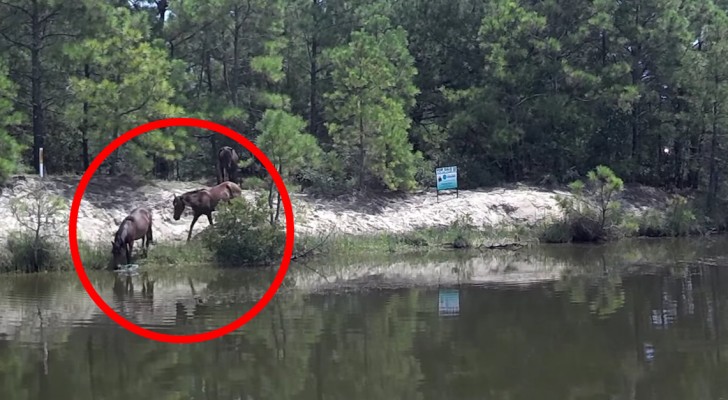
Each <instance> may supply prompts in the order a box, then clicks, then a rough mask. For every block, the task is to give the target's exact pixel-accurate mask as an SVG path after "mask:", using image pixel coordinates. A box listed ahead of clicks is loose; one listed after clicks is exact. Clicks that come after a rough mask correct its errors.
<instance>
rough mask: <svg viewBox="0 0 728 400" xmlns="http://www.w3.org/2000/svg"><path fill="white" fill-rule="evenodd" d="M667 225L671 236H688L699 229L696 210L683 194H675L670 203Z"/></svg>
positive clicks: (666, 217)
mask: <svg viewBox="0 0 728 400" xmlns="http://www.w3.org/2000/svg"><path fill="white" fill-rule="evenodd" d="M665 225H666V228H667V231H668V232H669V233H670V235H671V236H687V235H689V234H691V233H694V232H695V231H697V218H696V216H695V212H693V210H692V208H691V207H690V205H689V204H688V200H687V199H686V198H685V197H682V196H675V197H673V198H672V199H670V202H669V203H668V209H667V213H666V215H665Z"/></svg>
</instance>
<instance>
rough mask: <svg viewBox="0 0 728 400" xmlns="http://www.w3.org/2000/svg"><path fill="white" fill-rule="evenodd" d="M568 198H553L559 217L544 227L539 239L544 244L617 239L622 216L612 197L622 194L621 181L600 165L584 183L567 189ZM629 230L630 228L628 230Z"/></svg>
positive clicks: (622, 185) (620, 232) (620, 229)
mask: <svg viewBox="0 0 728 400" xmlns="http://www.w3.org/2000/svg"><path fill="white" fill-rule="evenodd" d="M569 188H570V189H571V192H572V196H570V197H562V196H557V201H558V204H559V207H560V208H561V210H562V212H563V217H562V218H560V219H557V220H556V221H554V222H552V223H550V224H548V225H547V226H546V227H545V228H544V230H543V232H542V234H541V239H542V240H544V241H546V242H551V243H553V242H558V243H564V242H571V241H574V242H594V241H598V240H604V239H608V238H614V237H616V236H619V235H621V234H622V233H623V232H624V230H625V227H626V225H625V221H624V214H623V212H622V210H621V207H620V204H619V202H618V201H616V200H615V199H616V197H617V196H618V195H619V193H620V192H621V191H622V190H624V183H623V182H622V179H620V178H619V177H618V176H616V175H615V174H614V172H612V170H611V169H609V167H606V166H603V165H600V166H598V167H596V168H595V169H594V170H592V171H589V173H588V174H587V181H586V183H585V182H582V181H581V180H576V181H574V182H572V183H571V184H570V185H569ZM628 228H629V229H634V227H632V226H629V227H628Z"/></svg>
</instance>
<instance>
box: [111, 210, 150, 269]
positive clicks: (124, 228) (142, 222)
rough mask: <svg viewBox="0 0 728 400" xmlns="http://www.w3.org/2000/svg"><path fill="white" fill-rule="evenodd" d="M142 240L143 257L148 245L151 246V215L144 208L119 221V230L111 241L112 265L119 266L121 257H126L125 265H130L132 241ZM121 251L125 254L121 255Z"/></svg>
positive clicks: (133, 211)
mask: <svg viewBox="0 0 728 400" xmlns="http://www.w3.org/2000/svg"><path fill="white" fill-rule="evenodd" d="M139 239H141V240H142V249H144V255H146V254H147V250H148V249H149V245H150V244H152V242H153V238H152V213H151V211H149V210H148V209H146V208H143V207H139V208H135V209H134V210H132V212H131V213H130V214H129V215H128V216H127V217H126V218H124V220H123V221H121V224H120V225H119V229H118V230H117V231H116V235H114V240H112V241H111V246H112V247H111V254H112V255H113V256H114V265H118V264H119V262H118V261H119V259H120V258H121V256H122V255H126V263H127V264H131V253H132V250H133V249H134V241H136V240H139ZM122 249H123V251H124V253H125V254H122Z"/></svg>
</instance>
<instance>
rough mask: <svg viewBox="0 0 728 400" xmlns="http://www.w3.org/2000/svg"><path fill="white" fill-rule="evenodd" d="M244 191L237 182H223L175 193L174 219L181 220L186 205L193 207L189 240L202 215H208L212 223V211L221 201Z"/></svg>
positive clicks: (173, 202)
mask: <svg viewBox="0 0 728 400" xmlns="http://www.w3.org/2000/svg"><path fill="white" fill-rule="evenodd" d="M242 193H243V191H242V190H241V189H240V186H238V185H237V184H236V183H233V182H223V183H221V184H219V185H217V186H213V187H211V188H205V189H197V190H192V191H189V192H186V193H183V194H181V195H179V196H177V195H175V196H174V200H173V201H172V205H173V206H174V220H175V221H179V219H180V217H181V216H182V212H183V211H184V210H185V207H187V206H189V207H190V208H191V209H192V223H191V224H190V231H189V233H188V234H187V241H188V242H189V241H190V237H192V228H193V227H194V226H195V222H197V219H198V218H200V216H201V215H206V216H207V221H208V222H209V223H210V225H212V212H213V211H215V207H217V205H218V203H219V202H220V201H229V200H231V199H232V198H233V197H239V196H241V195H242Z"/></svg>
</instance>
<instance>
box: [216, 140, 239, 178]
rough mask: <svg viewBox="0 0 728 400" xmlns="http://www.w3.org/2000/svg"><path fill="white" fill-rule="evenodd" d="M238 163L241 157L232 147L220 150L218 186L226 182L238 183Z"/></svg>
mask: <svg viewBox="0 0 728 400" xmlns="http://www.w3.org/2000/svg"><path fill="white" fill-rule="evenodd" d="M238 161H240V156H239V155H238V152H237V151H235V149H233V148H232V147H230V146H225V147H222V148H220V150H218V152H217V184H218V185H219V184H221V183H223V182H225V181H230V182H235V183H238V180H237V179H238Z"/></svg>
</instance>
